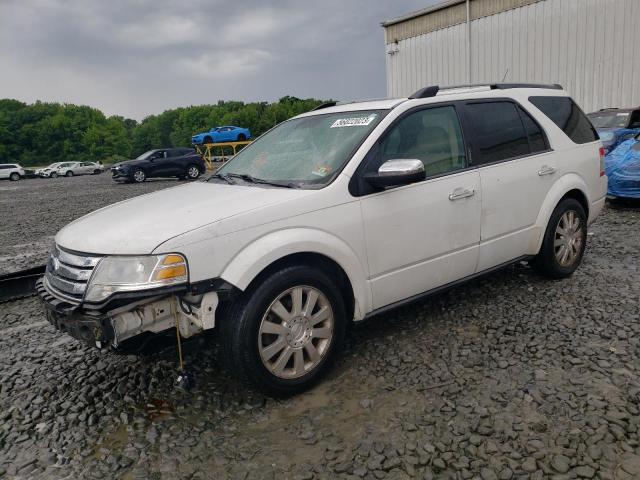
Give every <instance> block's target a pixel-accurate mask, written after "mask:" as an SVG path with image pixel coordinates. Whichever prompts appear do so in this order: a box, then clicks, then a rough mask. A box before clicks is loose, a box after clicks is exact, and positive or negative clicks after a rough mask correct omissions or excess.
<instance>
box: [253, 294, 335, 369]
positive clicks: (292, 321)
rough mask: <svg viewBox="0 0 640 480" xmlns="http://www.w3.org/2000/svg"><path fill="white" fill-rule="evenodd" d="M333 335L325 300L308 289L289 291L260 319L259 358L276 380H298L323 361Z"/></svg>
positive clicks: (332, 321)
mask: <svg viewBox="0 0 640 480" xmlns="http://www.w3.org/2000/svg"><path fill="white" fill-rule="evenodd" d="M333 334H334V313H333V309H332V308H331V303H330V302H329V300H328V299H327V297H326V296H325V295H324V294H323V293H322V292H321V291H320V290H318V289H317V288H314V287H310V286H305V285H300V286H296V287H293V288H290V289H288V290H285V291H284V292H282V293H281V294H280V295H278V296H277V297H276V299H275V300H274V301H273V302H272V303H271V304H270V305H269V307H268V308H267V311H266V312H265V314H264V315H263V317H262V321H261V322H260V330H259V332H258V350H259V352H260V359H261V360H262V363H263V365H264V366H265V367H266V368H267V370H268V371H269V372H270V373H271V374H273V375H275V376H276V377H278V378H283V379H293V378H299V377H301V376H303V375H306V374H308V373H309V372H311V371H312V370H314V369H315V368H316V367H317V366H318V365H319V364H320V363H321V362H322V360H323V359H324V357H325V356H326V354H327V353H328V351H329V347H330V345H331V341H332V339H333Z"/></svg>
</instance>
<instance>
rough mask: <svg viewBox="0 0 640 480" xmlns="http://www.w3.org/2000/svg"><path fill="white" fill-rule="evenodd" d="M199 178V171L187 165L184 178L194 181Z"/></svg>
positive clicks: (193, 166) (194, 166)
mask: <svg viewBox="0 0 640 480" xmlns="http://www.w3.org/2000/svg"><path fill="white" fill-rule="evenodd" d="M199 176H200V169H199V168H198V166H197V165H189V166H188V167H187V170H186V174H185V178H187V179H188V180H195V179H196V178H198V177H199Z"/></svg>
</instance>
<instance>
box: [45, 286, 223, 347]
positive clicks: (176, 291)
mask: <svg viewBox="0 0 640 480" xmlns="http://www.w3.org/2000/svg"><path fill="white" fill-rule="evenodd" d="M232 289H233V287H231V286H230V285H228V284H226V283H225V282H221V281H209V282H207V283H206V284H198V285H189V286H182V287H172V288H169V289H162V290H160V291H152V292H149V291H145V292H128V293H127V294H124V295H114V296H113V297H112V298H111V299H109V300H108V301H107V302H104V303H102V304H99V305H96V304H89V303H79V304H74V303H70V302H69V301H68V300H65V299H63V298H60V297H59V296H57V295H56V293H55V290H54V289H53V288H51V287H49V286H48V284H47V282H46V279H45V277H43V278H40V279H39V280H38V281H37V282H36V291H37V293H38V296H39V297H40V300H41V301H42V303H43V304H44V306H45V309H46V316H47V320H48V321H49V323H51V324H52V325H53V326H54V327H55V328H56V329H58V330H60V331H62V332H65V333H67V334H69V335H71V336H72V337H73V338H75V339H77V340H80V341H82V342H83V343H85V344H87V345H91V346H94V347H97V348H112V349H116V350H120V349H123V348H124V347H125V345H126V344H127V343H129V344H131V343H135V342H132V341H133V340H135V339H136V338H137V337H140V338H142V337H145V338H148V337H149V335H156V334H160V333H162V332H166V331H167V330H170V329H172V328H176V327H177V328H179V329H180V335H181V336H182V337H184V338H189V337H192V336H194V335H196V334H198V333H201V332H203V331H205V330H210V329H212V328H214V326H215V319H216V309H217V306H218V303H219V300H220V297H222V298H226V297H228V296H229V295H231V294H232Z"/></svg>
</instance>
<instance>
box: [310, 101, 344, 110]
mask: <svg viewBox="0 0 640 480" xmlns="http://www.w3.org/2000/svg"><path fill="white" fill-rule="evenodd" d="M337 103H338V102H327V103H322V104H320V105H318V106H317V107H316V108H312V109H311V111H312V112H315V111H316V110H322V109H323V108H329V107H335V106H336V104H337Z"/></svg>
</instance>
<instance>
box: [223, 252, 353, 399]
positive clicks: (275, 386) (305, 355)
mask: <svg viewBox="0 0 640 480" xmlns="http://www.w3.org/2000/svg"><path fill="white" fill-rule="evenodd" d="M336 283H337V282H336V281H335V279H331V278H330V276H329V275H327V274H326V273H325V272H323V271H321V270H318V269H315V268H312V267H310V266H306V265H295V266H290V267H286V268H283V269H282V270H279V271H276V272H274V273H272V274H270V275H268V276H265V277H264V278H262V279H261V280H260V281H259V283H258V284H257V285H255V286H254V287H252V288H250V289H248V290H247V291H246V292H245V293H243V294H242V296H241V297H240V298H239V299H237V300H236V301H235V302H234V303H233V304H232V305H229V306H228V308H227V309H226V311H225V313H224V314H223V315H222V317H223V318H222V320H221V329H220V342H221V349H220V350H221V352H220V353H221V354H222V361H223V364H225V366H226V368H227V370H228V371H229V372H230V373H231V374H233V375H238V376H240V378H241V379H242V380H245V381H248V382H249V383H250V384H252V385H253V386H254V387H256V388H257V389H259V390H261V391H262V392H264V393H266V394H268V395H273V396H277V397H285V396H289V395H293V394H296V393H299V392H302V391H304V390H306V389H308V388H310V387H311V386H313V385H314V384H315V383H316V382H317V381H318V380H319V379H320V378H321V377H322V376H323V375H324V374H325V372H326V371H327V370H328V369H329V368H330V366H331V364H332V363H333V361H334V360H335V357H336V356H337V354H338V352H339V351H340V349H341V347H342V342H343V340H344V334H345V329H346V324H347V318H346V309H345V305H344V301H343V299H342V296H341V295H340V291H339V290H338V289H337V287H336Z"/></svg>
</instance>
